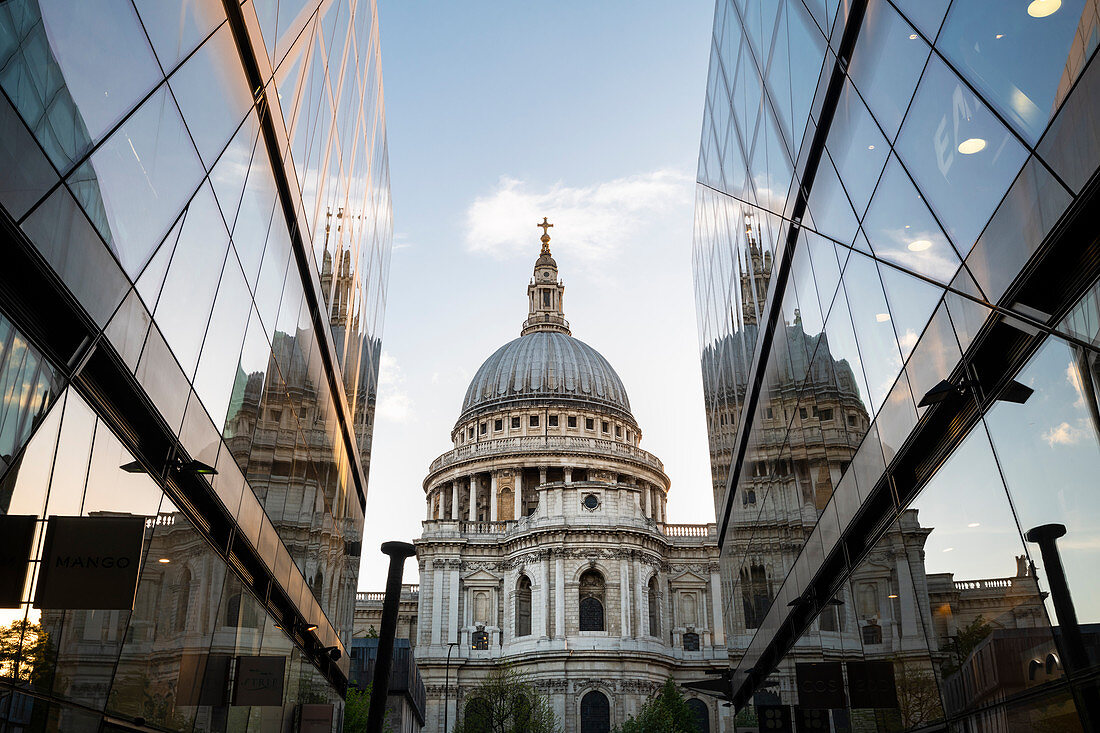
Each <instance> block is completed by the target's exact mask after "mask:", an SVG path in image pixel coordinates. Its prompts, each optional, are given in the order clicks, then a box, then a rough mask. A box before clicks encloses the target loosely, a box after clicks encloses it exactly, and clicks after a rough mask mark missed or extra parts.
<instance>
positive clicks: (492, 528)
mask: <svg viewBox="0 0 1100 733" xmlns="http://www.w3.org/2000/svg"><path fill="white" fill-rule="evenodd" d="M532 521H533V518H532V517H524V518H523V519H521V520H519V521H518V522H517V521H514V520H508V521H504V522H486V521H481V522H468V521H465V520H454V519H427V520H424V522H423V524H424V531H425V533H428V532H433V531H440V532H443V533H447V532H451V533H453V532H455V531H458V532H459V533H461V534H467V535H475V534H480V535H486V534H488V535H494V534H496V535H503V534H509V533H513V532H525V531H527V530H529V529H534V528H537V527H542V526H549V525H548V524H547V521H548V520H547V519H546V518H545V517H544V518H542V519H540V520H538V522H537V523H535V524H533V523H532ZM551 521H552V520H551ZM559 521H564V520H559ZM621 523H622V524H623V525H624V526H636V527H638V528H642V529H651V530H656V531H657V532H659V533H660V534H663V535H664V536H665V537H700V538H704V539H705V538H708V537H709V538H711V539H715V538H717V537H718V529H717V527H716V525H714V524H661V523H659V522H654V521H653V520H652V519H645V518H642V519H633V520H632V519H626V518H624V519H622V520H621ZM359 595H370V594H363V593H360V594H359ZM374 595H377V596H378V599H379V600H381V597H382V595H383V594H381V593H378V594H374ZM402 595H404V593H402Z"/></svg>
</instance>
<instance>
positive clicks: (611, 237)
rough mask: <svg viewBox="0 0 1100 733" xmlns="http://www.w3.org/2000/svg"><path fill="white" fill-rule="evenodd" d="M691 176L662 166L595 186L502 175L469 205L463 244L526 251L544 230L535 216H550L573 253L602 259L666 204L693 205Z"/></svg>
mask: <svg viewBox="0 0 1100 733" xmlns="http://www.w3.org/2000/svg"><path fill="white" fill-rule="evenodd" d="M692 181H693V179H692V177H691V176H690V175H688V174H686V173H683V172H679V171H672V170H666V169H661V170H656V171H652V172H650V173H644V174H641V175H637V176H630V177H627V178H616V179H614V180H612V181H606V182H604V183H599V184H596V185H593V186H586V187H573V186H566V185H564V184H562V183H560V182H559V183H555V184H554V185H552V186H550V187H549V188H546V189H542V190H537V189H536V188H535V187H533V186H531V185H530V184H528V183H527V182H525V181H520V180H517V179H515V178H509V177H507V176H505V177H502V178H501V179H500V182H499V184H498V186H497V188H496V190H495V191H493V192H492V193H489V194H487V195H484V196H479V197H477V198H476V199H475V200H474V202H473V203H472V204H471V205H470V208H469V210H468V211H467V212H466V218H467V229H466V249H467V250H469V251H470V252H479V253H485V254H489V255H493V256H495V257H501V258H507V257H511V256H514V255H521V254H522V255H530V254H531V250H532V247H533V246H534V243H535V242H537V241H538V237H540V236H542V232H540V231H539V230H538V229H536V228H535V224H536V223H537V222H538V221H539V220H540V219H541V218H542V217H543V216H547V217H549V218H550V221H551V222H552V223H553V224H554V229H552V230H550V236H551V237H555V239H557V240H558V241H561V242H564V243H567V246H568V248H569V253H570V256H571V257H575V258H577V259H579V260H582V261H586V262H589V263H591V262H596V261H604V260H607V259H609V258H611V257H613V256H614V255H616V254H617V253H619V252H621V251H623V250H624V249H626V248H627V247H628V246H629V245H630V244H631V242H632V240H634V239H635V238H636V237H638V236H639V235H641V234H642V233H644V232H645V231H646V230H647V229H650V228H652V227H653V226H654V225H655V224H656V223H657V222H658V221H661V220H662V217H663V216H664V215H665V214H667V213H668V212H669V211H674V210H677V209H680V210H682V209H683V207H685V206H688V205H690V203H691V201H692V195H693V194H692V192H693V188H692ZM555 235H557V236H555ZM551 249H553V247H551Z"/></svg>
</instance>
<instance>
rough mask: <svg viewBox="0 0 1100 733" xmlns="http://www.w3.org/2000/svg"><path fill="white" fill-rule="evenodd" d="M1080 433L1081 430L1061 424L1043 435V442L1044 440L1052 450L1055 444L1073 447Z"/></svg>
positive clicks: (1067, 424) (1064, 423) (1079, 437)
mask: <svg viewBox="0 0 1100 733" xmlns="http://www.w3.org/2000/svg"><path fill="white" fill-rule="evenodd" d="M1082 432H1083V431H1082V430H1081V428H1079V427H1074V426H1073V425H1070V424H1069V423H1068V422H1063V423H1062V424H1061V425H1057V426H1055V427H1053V428H1051V429H1050V430H1048V431H1046V432H1045V433H1043V440H1045V441H1046V442H1047V443H1048V444H1049V445H1050V447H1051V448H1053V447H1054V445H1055V444H1058V445H1075V444H1076V443H1077V441H1079V440H1080V439H1081V435H1082Z"/></svg>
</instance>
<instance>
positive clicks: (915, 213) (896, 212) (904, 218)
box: [863, 155, 959, 283]
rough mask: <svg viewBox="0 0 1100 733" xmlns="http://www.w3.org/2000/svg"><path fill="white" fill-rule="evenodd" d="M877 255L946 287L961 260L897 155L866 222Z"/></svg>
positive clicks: (887, 168)
mask: <svg viewBox="0 0 1100 733" xmlns="http://www.w3.org/2000/svg"><path fill="white" fill-rule="evenodd" d="M863 231H864V233H865V234H866V235H867V239H868V240H869V241H870V243H871V248H872V249H874V251H875V255H877V256H878V257H881V258H883V259H884V260H889V261H890V262H893V263H894V264H897V265H900V266H901V267H904V268H906V269H909V270H912V271H914V272H918V273H920V274H921V275H924V276H926V277H931V278H934V279H936V280H939V281H940V282H942V283H949V282H951V278H952V277H954V275H955V272H956V271H957V270H958V269H959V258H958V255H957V254H955V250H954V248H952V246H951V244H950V242H948V241H947V237H945V236H944V234H943V231H942V230H941V229H940V227H939V225H938V224H936V220H935V219H933V218H932V214H931V213H930V212H929V211H928V207H927V206H926V205H925V203H924V199H923V197H922V196H921V195H920V193H919V192H918V191H917V189H916V188H915V187H914V186H913V182H912V181H910V180H909V176H907V175H906V174H905V169H904V168H902V166H901V163H900V161H898V159H897V158H896V157H894V156H893V155H891V156H890V162H889V163H887V164H886V171H885V172H884V173H883V174H882V180H881V181H880V182H879V185H878V189H877V190H876V191H875V197H874V198H873V199H871V206H870V208H869V209H868V210H867V217H866V218H865V219H864V220H863Z"/></svg>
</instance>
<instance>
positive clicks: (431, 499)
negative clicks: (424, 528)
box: [424, 494, 435, 519]
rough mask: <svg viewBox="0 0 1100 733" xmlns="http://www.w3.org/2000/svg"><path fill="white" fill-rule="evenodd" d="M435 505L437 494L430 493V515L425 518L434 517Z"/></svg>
mask: <svg viewBox="0 0 1100 733" xmlns="http://www.w3.org/2000/svg"><path fill="white" fill-rule="evenodd" d="M434 505H435V494H428V516H426V517H424V518H425V519H431V518H432V509H434V508H435V506H434Z"/></svg>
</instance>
